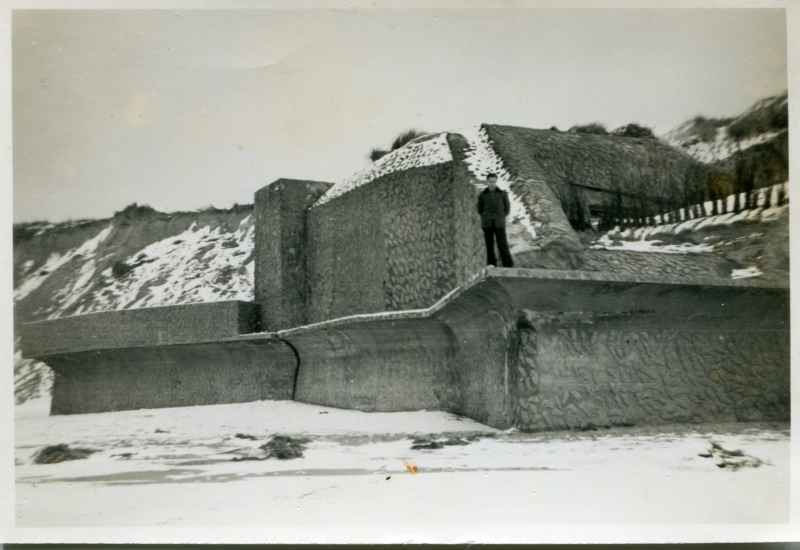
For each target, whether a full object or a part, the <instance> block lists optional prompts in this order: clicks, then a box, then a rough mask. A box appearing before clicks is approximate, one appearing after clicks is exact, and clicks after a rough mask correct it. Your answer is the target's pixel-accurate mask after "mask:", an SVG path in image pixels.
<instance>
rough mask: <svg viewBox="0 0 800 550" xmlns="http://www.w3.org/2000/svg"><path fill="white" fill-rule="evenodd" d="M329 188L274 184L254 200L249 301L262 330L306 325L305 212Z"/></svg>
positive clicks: (284, 182)
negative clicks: (252, 285)
mask: <svg viewBox="0 0 800 550" xmlns="http://www.w3.org/2000/svg"><path fill="white" fill-rule="evenodd" d="M330 186H331V184H330V183H325V182H318V181H305V180H291V179H278V180H275V181H273V182H272V183H270V184H269V185H266V186H264V187H262V188H261V189H259V190H258V191H257V192H256V197H255V216H256V222H255V227H256V234H255V274H254V279H255V297H256V302H257V303H258V304H259V305H260V306H261V328H262V330H280V329H285V328H290V327H294V326H298V325H302V324H305V323H306V322H307V315H308V313H307V310H308V302H309V288H308V281H307V273H306V266H307V260H306V250H307V247H306V239H307V236H306V216H307V209H308V208H309V207H310V206H311V205H312V204H313V203H314V202H315V201H316V200H317V199H318V198H319V197H320V196H321V195H322V194H323V193H325V191H327V190H328V188H330Z"/></svg>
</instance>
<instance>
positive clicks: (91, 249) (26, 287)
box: [14, 224, 114, 301]
mask: <svg viewBox="0 0 800 550" xmlns="http://www.w3.org/2000/svg"><path fill="white" fill-rule="evenodd" d="M113 229H114V225H113V224H108V225H107V226H106V227H105V228H104V229H103V230H101V231H100V232H99V233H98V234H97V235H95V236H94V237H92V238H91V239H89V240H87V241H85V242H84V243H83V244H81V246H79V247H77V248H73V249H71V250H69V251H67V252H66V253H64V254H58V253H54V254H51V255H50V256H49V257H48V258H47V260H46V261H45V262H44V264H42V265H40V266H38V267H36V268H35V269H34V270H33V273H31V274H30V275H28V276H27V277H23V279H22V281H21V282H20V284H19V286H17V287H16V288H15V289H14V301H17V300H22V299H24V298H26V297H27V296H28V295H29V294H30V293H31V292H33V291H35V290H36V289H37V288H39V287H40V286H42V283H44V282H45V281H46V280H47V279H48V278H49V277H50V275H52V274H53V272H54V271H56V270H58V269H59V268H61V267H63V266H64V265H66V264H67V263H69V262H70V261H72V260H74V259H82V260H85V262H86V264H91V265H94V261H95V253H96V252H97V248H98V246H100V244H101V243H102V242H103V241H105V240H106V239H107V238H108V236H109V235H111V231H112V230H113ZM32 267H33V266H32V265H29V266H26V270H25V271H28V270H30V269H31V268H32ZM87 269H92V268H91V266H90V267H89V268H87ZM88 277H89V278H91V273H90V274H89V275H88ZM86 279H87V276H86V274H85V273H82V274H81V275H80V276H79V277H78V280H77V281H76V284H77V288H76V290H80V289H81V288H84V287H85V284H86ZM72 286H73V287H74V285H72ZM66 292H70V291H69V290H67V291H66Z"/></svg>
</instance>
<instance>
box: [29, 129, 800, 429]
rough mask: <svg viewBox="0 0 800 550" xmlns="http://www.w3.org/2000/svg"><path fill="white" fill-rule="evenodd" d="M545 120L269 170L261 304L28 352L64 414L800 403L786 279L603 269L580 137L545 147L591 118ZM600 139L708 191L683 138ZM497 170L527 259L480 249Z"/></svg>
mask: <svg viewBox="0 0 800 550" xmlns="http://www.w3.org/2000/svg"><path fill="white" fill-rule="evenodd" d="M541 132H544V134H542V133H541ZM546 134H547V132H546V131H538V130H536V131H534V130H528V129H519V128H511V127H499V126H486V125H484V126H483V127H482V128H481V129H480V130H479V131H478V132H477V133H474V134H472V135H462V134H456V133H450V134H435V135H432V136H428V137H426V138H425V139H420V140H414V141H413V142H411V143H409V144H408V145H407V146H406V147H404V148H401V149H399V150H397V151H395V152H393V153H391V154H389V155H387V156H386V157H384V158H383V159H381V161H380V162H379V163H376V164H375V165H374V166H372V167H370V168H369V169H368V170H366V171H364V172H362V173H359V174H356V175H354V176H353V177H352V178H350V179H348V180H346V181H343V182H339V183H337V184H335V185H334V184H331V183H327V182H317V181H307V180H290V179H279V180H276V181H275V182H272V183H270V184H268V185H267V186H265V187H264V188H262V189H261V190H259V191H258V192H257V193H256V196H255V219H256V231H255V239H256V242H255V249H256V252H255V281H254V284H255V297H256V301H255V303H241V302H239V303H225V302H221V303H214V304H192V305H185V306H175V307H170V308H150V309H143V310H129V311H118V312H107V313H102V314H90V315H82V316H75V317H70V318H64V319H57V320H52V321H44V322H37V323H29V324H26V325H25V326H24V327H23V334H22V337H23V338H22V345H23V352H24V353H25V355H26V356H29V357H35V358H37V359H40V360H42V361H44V362H45V363H47V364H49V365H50V366H51V367H53V369H54V370H55V373H56V377H55V389H54V396H53V405H52V411H51V412H52V414H69V413H83V412H100V411H108V410H122V409H132V408H148V407H165V406H184V405H198V404H210V403H228V402H243V401H253V400H259V399H296V400H298V401H304V402H309V403H318V404H324V405H331V406H336V407H343V408H355V409H360V410H365V411H400V410H416V409H439V410H446V411H450V412H453V413H456V414H461V415H465V416H469V417H471V418H474V419H476V420H479V421H481V422H485V423H487V424H489V425H492V426H497V427H504V428H506V427H510V426H517V427H519V428H520V429H524V430H543V429H561V428H580V427H583V426H587V425H590V424H594V425H615V424H628V423H635V424H653V423H662V422H679V421H680V422H683V421H724V420H785V419H788V415H789V379H788V377H789V353H788V349H789V348H788V341H789V325H788V288H782V287H775V286H769V285H767V284H762V283H759V282H754V281H749V282H747V281H731V280H724V279H720V278H718V277H714V276H712V274H710V273H706V274H698V275H693V276H691V277H686V276H684V275H683V274H681V275H676V276H669V275H665V274H664V273H662V272H661V271H663V270H661V269H659V267H660V264H659V263H658V262H657V261H650V260H648V261H642V262H641V263H639V264H636V266H637V269H639V271H638V272H636V273H630V272H627V273H618V272H609V271H606V270H603V269H601V268H602V266H603V265H604V264H602V262H597V261H596V260H595V259H592V260H591V261H589V260H588V259H589V258H590V256H589V254H588V251H587V250H585V248H584V246H583V245H582V243H581V242H580V239H578V237H577V234H576V232H575V228H574V224H575V220H576V219H580V218H576V217H575V216H573V214H572V213H570V208H573V207H574V206H575V205H576V204H578V205H580V208H581V209H583V210H586V208H588V209H589V214H591V208H592V203H591V200H589V202H580V201H578V202H570V200H571V199H570V195H569V194H568V193H569V192H571V191H570V189H573V188H574V187H575V186H574V185H571V183H570V181H568V178H566V176H564V175H563V174H562V173H561V172H560V170H561V167H562V166H563V164H564V159H565V158H566V159H567V160H568V159H569V158H570V157H569V153H568V152H567V153H564V152H563V151H562V152H560V153H559V155H560V156H559V157H558V158H550V157H546V152H547V151H548V148H547V147H548V146H551V147H554V148H556V149H559V148H562V149H563V147H562V146H563V145H564V143H567V142H568V141H569V140H573V141H574V139H575V137H574V136H566V137H565V136H559V137H556V138H553V137H552V136H548V135H546ZM579 138H580V136H579ZM606 139H608V140H611V141H613V140H614V139H622V138H612V137H611V136H608V137H606ZM564 140H567V141H564ZM549 142H552V143H550V145H547V143H549ZM562 142H563V143H562ZM569 142H570V143H571V141H569ZM532 143H534V144H535V146H533V145H531V144H532ZM598 143H599V142H598ZM546 145H547V146H546ZM590 145H591V144H590ZM531 147H533V148H534V149H536V150H537V151H539V152H538V153H537V155H545V157H546V158H537V157H536V156H535V155H533V154H531V153H530V148H531ZM581 147H586V144H584V145H581ZM642 147H644V148H645V149H647V147H649V146H642ZM659 147H660V146H659ZM589 149H590V150H593V151H594V150H595V149H597V151H599V152H598V153H596V154H597V157H596V158H595V159H594V160H592V162H591V163H590V164H592V166H594V169H595V170H596V169H597V167H598V166H606V167H608V166H612V167H616V168H613V169H612V168H608V169H607V170H605V171H601V172H602V174H604V175H602V177H605V178H613V177H614V174H617V173H618V172H615V170H623V168H622V167H623V166H628V167H629V166H630V165H634V167H635V166H637V165H638V164H641V166H639V168H640V169H641V170H640V171H639V173H646V172H642V170H644V169H645V167H647V166H650V167H651V169H652V170H653V173H659V170H661V169H662V168H663V166H661V165H656V164H653V158H657V159H661V160H662V161H663V162H664V163H667V165H669V166H670V167H671V168H670V170H672V171H671V172H670V174H671V175H670V176H669V177H675V178H679V179H680V181H681V182H683V183H682V185H684V187H682V188H680V192H681V193H684V194H685V193H689V192H691V193H696V192H698V191H696V190H695V188H694V187H693V186H694V185H696V182H697V181H700V180H699V179H697V180H693V179H692V177H694V176H692V174H695V175H696V171H697V170H698V168H697V166H696V165H695V164H693V163H692V162H690V161H687V160H686V158H684V157H682V156H680V154H679V153H674V154H673V153H668V154H667V153H664V154H663V155H662V154H661V153H659V152H658V151H659V150H658V148H655V149H653V150H652V151H651V150H650V149H647V151H649V152H648V155H651V156H647V155H643V154H640V151H639V150H638V149H636V148H635V147H634V148H633V150H632V149H631V147H629V146H621V145H619V144H616V145H608V144H607V143H605V144H595V145H591V147H589ZM581 150H583V149H581ZM567 151H569V148H567ZM632 151H633V152H632ZM653 151H655V152H653ZM552 155H555V153H553V154H552ZM565 155H566V156H565ZM674 155H677V156H674ZM665 159H666V160H665ZM626 162H627V164H625V163H626ZM670 163H672V164H670ZM651 164H653V165H652V166H651ZM487 167H489V168H487ZM488 169H494V170H498V171H501V172H502V173H503V174H504V177H506V179H507V181H508V182H509V188H510V190H511V192H512V193H513V196H514V201H515V205H516V206H515V208H516V210H515V211H514V209H513V208H512V211H514V212H513V213H514V217H513V219H512V220H511V221H510V227H509V235H510V236H511V237H513V239H514V240H513V243H514V244H513V245H512V253H514V254H515V257H516V260H517V264H518V265H519V266H521V268H519V269H493V268H484V267H483V265H482V263H483V262H482V259H483V251H482V237H481V234H480V227H479V221H478V219H477V214H476V213H475V210H474V203H475V197H476V193H477V192H478V188H477V187H476V179H478V180H479V179H480V176H481V174H482V173H485V171H486V170H488ZM582 169H585V170H587V171H586V173H585V174H583V173H581V174H582V175H581V178H585V179H591V178H592V177H594V176H592V173H593V172H592V169H591V167H588V168H587V167H583V168H582ZM624 169H625V170H628V169H629V168H624ZM575 170H577V169H575ZM575 173H577V172H573V176H572V177H577V176H575V175H574V174H575ZM567 176H569V174H567ZM602 177H600V176H598V177H595V180H597V178H600V179H601V180H602ZM645 179H647V178H645V177H642V179H641V180H635V179H632V180H629V181H628V183H627V185H628V187H626V188H625V189H624V190H621V191H620V190H617V191H619V192H620V193H621V192H625V193H628V192H632V190H635V189H637V188H639V187H643V186H644V187H646V186H647V185H650V184H651V183H645V182H644V180H645ZM581 181H583V179H582V180H581ZM598 181H600V180H598ZM609 181H610V180H609ZM647 181H648V182H650V180H647ZM597 185H599V186H602V185H605V184H604V183H602V181H601V183H600V184H597ZM653 185H655V186H656V187H660V186H661V184H660V183H658V182H656V184H653ZM687 186H688V187H687ZM615 192H616V191H615ZM666 199H669V197H666ZM666 199H665V200H666ZM670 200H672V199H670ZM587 205H588V206H587ZM595 256H596V254H595ZM598 265H599V266H600V268H598ZM640 266H644V267H642V268H641V269H640ZM126 323H127V324H126ZM97 327H101V329H100V330H98V328H97ZM109 327H116V329H115V330H109ZM120 327H129V328H128V329H126V330H122V331H120V330H118V329H119V328H120ZM755 329H757V330H755Z"/></svg>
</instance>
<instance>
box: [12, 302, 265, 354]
mask: <svg viewBox="0 0 800 550" xmlns="http://www.w3.org/2000/svg"><path fill="white" fill-rule="evenodd" d="M256 330H258V306H257V305H256V304H253V303H251V302H241V301H227V302H211V303H204V304H186V305H180V306H167V307H153V308H142V309H125V310H120V311H104V312H99V313H89V314H86V315H76V316H73V317H63V318H60V319H53V320H49V321H38V322H33V323H26V324H24V325H23V326H22V352H23V354H24V355H25V356H26V357H35V358H45V357H47V356H49V355H53V354H64V353H73V352H80V351H90V350H102V349H119V348H131V347H140V346H159V345H170V344H184V343H190V342H206V341H217V340H220V339H222V338H225V337H228V336H234V335H237V334H242V333H247V332H254V331H256Z"/></svg>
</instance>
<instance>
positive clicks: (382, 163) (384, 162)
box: [314, 133, 453, 206]
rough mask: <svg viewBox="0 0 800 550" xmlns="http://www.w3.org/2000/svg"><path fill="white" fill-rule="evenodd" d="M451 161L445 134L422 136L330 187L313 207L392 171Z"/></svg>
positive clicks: (451, 156)
mask: <svg viewBox="0 0 800 550" xmlns="http://www.w3.org/2000/svg"><path fill="white" fill-rule="evenodd" d="M452 160H453V155H452V153H451V152H450V145H449V144H448V143H447V134H446V133H440V134H435V135H433V136H422V137H419V138H416V139H413V140H411V141H409V142H408V143H406V144H405V145H403V146H402V147H400V148H399V149H395V150H394V151H390V152H389V153H387V154H386V155H384V156H382V157H381V158H379V159H378V160H376V161H375V162H374V163H372V164H371V165H370V166H369V167H368V168H366V169H364V170H362V171H360V172H358V173H356V174H354V175H353V176H351V177H350V178H348V179H345V180H343V181H340V182H338V183H336V184H334V185H333V186H332V187H331V188H330V189H328V191H327V192H326V193H325V194H324V195H322V196H321V197H320V198H319V199H318V200H317V202H316V203H315V204H314V206H319V205H321V204H325V203H326V202H328V201H330V200H331V199H334V198H336V197H338V196H340V195H344V194H345V193H347V192H348V191H352V190H353V189H355V188H357V187H360V186H362V185H365V184H367V183H369V182H371V181H373V180H376V179H378V178H379V177H381V176H385V175H386V174H391V173H392V172H399V171H402V170H410V169H411V168H421V167H423V166H433V165H435V164H442V163H444V162H450V161H452Z"/></svg>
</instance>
